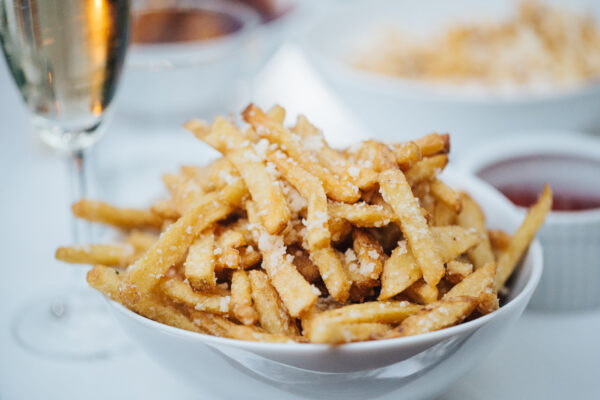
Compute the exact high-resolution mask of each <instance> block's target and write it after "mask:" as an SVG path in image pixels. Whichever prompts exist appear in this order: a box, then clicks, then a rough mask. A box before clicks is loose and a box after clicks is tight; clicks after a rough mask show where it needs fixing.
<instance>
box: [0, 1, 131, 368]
mask: <svg viewBox="0 0 600 400" xmlns="http://www.w3.org/2000/svg"><path fill="white" fill-rule="evenodd" d="M129 20H130V16H129V1H128V0H0V43H1V45H2V50H3V52H4V55H5V58H6V62H7V65H8V68H9V70H10V72H11V74H12V76H13V78H14V81H15V83H16V85H17V87H18V88H19V91H20V93H21V96H22V98H23V100H24V101H25V104H26V105H27V108H28V109H29V111H30V114H31V121H32V124H33V127H34V129H35V131H36V132H38V133H39V135H40V137H41V138H42V140H43V141H44V142H45V143H47V144H48V145H50V146H51V147H52V148H54V149H56V150H58V151H60V152H61V153H63V154H66V155H67V156H68V159H69V167H70V171H71V176H72V181H73V183H72V185H73V193H74V200H76V199H79V198H80V197H84V196H85V194H86V178H85V177H86V174H85V163H84V160H85V157H84V155H85V150H86V149H87V148H89V147H90V146H91V145H92V144H93V143H95V141H96V140H97V139H98V138H99V137H100V135H101V132H102V127H103V122H104V120H105V119H106V118H107V115H108V112H109V106H110V103H111V100H112V99H113V97H114V94H115V90H116V87H117V82H118V80H119V75H120V72H121V69H122V66H123V61H124V58H125V52H126V48H127V44H128V38H129ZM73 226H74V227H77V226H78V225H77V224H73ZM73 233H74V236H75V237H74V239H75V241H77V242H80V243H81V242H82V241H84V240H85V239H89V238H82V234H83V233H84V230H81V229H79V230H77V229H74V231H73ZM74 286H75V285H74ZM77 287H79V289H78V290H77V289H76V288H77ZM13 331H14V333H15V336H16V338H17V339H18V341H19V342H20V343H21V344H22V345H23V346H25V347H26V348H28V349H30V350H32V351H35V352H37V353H44V354H48V355H52V356H62V357H71V358H73V357H74V358H82V357H83V358H87V357H98V356H102V355H105V354H108V353H110V351H111V347H113V345H114V344H115V342H114V341H113V340H111V337H115V336H118V335H115V334H114V328H112V327H111V326H110V325H109V321H108V320H107V315H106V311H105V308H104V305H103V304H102V303H101V302H100V298H98V297H97V296H96V295H95V294H94V293H92V292H91V291H89V290H86V289H84V286H83V285H79V286H75V289H74V288H69V287H67V288H64V289H63V290H61V291H57V292H55V293H46V294H44V295H43V297H40V298H36V299H33V300H32V301H31V303H29V304H28V305H26V306H25V307H24V308H23V311H22V312H21V313H19V316H18V318H17V319H16V321H15V323H14V326H13ZM111 331H112V332H111Z"/></svg>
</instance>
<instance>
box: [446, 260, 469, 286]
mask: <svg viewBox="0 0 600 400" xmlns="http://www.w3.org/2000/svg"><path fill="white" fill-rule="evenodd" d="M472 272H473V264H470V263H467V262H461V261H456V260H453V261H450V262H448V263H447V264H446V277H445V278H446V279H447V280H448V281H449V282H450V283H453V284H457V283H459V282H460V281H462V280H463V279H465V278H466V277H467V276H468V275H470V274H471V273H472Z"/></svg>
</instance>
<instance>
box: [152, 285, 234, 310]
mask: <svg viewBox="0 0 600 400" xmlns="http://www.w3.org/2000/svg"><path fill="white" fill-rule="evenodd" d="M159 288H160V289H161V291H162V292H163V293H164V294H165V295H166V296H167V297H168V298H169V299H171V300H172V301H174V302H175V303H181V304H184V305H186V306H188V307H191V308H193V309H194V310H198V311H207V312H210V313H214V314H225V315H226V314H228V313H229V308H230V307H229V306H230V303H231V297H230V296H222V295H218V294H213V293H201V292H196V291H194V290H193V289H192V288H191V287H190V286H189V285H188V284H186V283H185V282H183V281H180V280H178V279H165V280H163V281H162V282H161V283H160V284H159Z"/></svg>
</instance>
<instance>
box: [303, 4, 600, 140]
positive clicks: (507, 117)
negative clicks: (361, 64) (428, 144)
mask: <svg viewBox="0 0 600 400" xmlns="http://www.w3.org/2000/svg"><path fill="white" fill-rule="evenodd" d="M340 4H341V2H340ZM560 6H561V7H570V8H573V9H575V10H582V11H584V12H587V13H588V14H594V15H595V16H596V18H597V19H598V20H600V3H598V2H594V1H592V0H589V1H587V0H578V1H575V2H569V4H566V3H565V2H562V3H560ZM513 9H514V3H513V2H507V1H503V0H491V1H486V2H480V1H476V0H457V1H451V2H440V1H437V0H423V1H419V2H413V1H410V0H398V1H390V0H375V1H369V2H352V3H351V4H348V3H346V4H344V5H343V6H341V5H340V6H338V7H336V8H333V9H331V10H328V11H326V12H323V13H322V14H323V15H322V16H321V18H320V19H319V20H318V21H317V22H316V23H315V24H313V26H312V28H311V29H310V30H309V32H308V33H307V34H306V35H305V37H303V40H302V48H303V50H304V51H305V53H306V55H307V59H308V60H309V61H310V62H311V63H312V64H313V66H314V67H315V69H316V70H317V71H318V72H319V74H320V75H321V77H322V78H323V80H324V81H325V82H326V83H327V84H328V85H329V86H330V87H331V88H332V89H333V90H334V92H336V93H337V94H338V97H339V98H340V100H341V101H342V102H343V103H344V104H345V105H346V106H347V107H348V108H349V109H350V111H352V112H353V114H355V115H356V116H358V117H359V118H360V119H361V120H362V121H363V122H364V123H365V124H366V126H367V128H368V129H369V131H370V132H373V134H374V135H375V136H376V137H377V138H380V139H382V140H384V141H389V140H403V139H410V138H414V137H416V136H420V135H424V134H427V133H430V132H433V131H438V132H450V133H452V135H453V136H452V139H453V144H456V145H458V148H459V149H460V150H461V151H462V150H463V149H464V148H466V147H467V143H471V142H472V141H477V140H479V141H483V140H484V139H485V138H489V137H491V136H494V135H496V134H498V133H502V132H506V131H514V130H516V129H536V128H553V129H575V130H583V131H593V132H600V113H598V104H600V84H598V83H596V84H589V85H587V86H583V87H579V88H573V89H572V90H567V91H564V90H563V91H558V90H548V91H545V92H543V93H541V92H540V93H526V92H523V91H515V92H510V93H506V92H503V93H498V92H496V91H493V90H490V91H486V90H472V89H473V88H469V87H464V86H460V87H453V88H452V87H445V88H444V87H441V86H437V85H431V84H427V83H422V82H417V81H412V80H407V79H401V78H396V77H388V76H383V75H379V74H375V73H372V72H367V71H361V70H358V69H356V68H354V67H353V66H352V65H351V64H352V62H353V60H356V57H357V56H358V55H359V54H358V53H357V51H358V50H359V49H361V48H364V47H367V46H368V45H369V44H371V43H373V41H374V39H376V38H377V37H379V36H380V35H381V33H382V31H384V30H385V29H386V28H388V27H397V28H401V29H402V30H408V31H415V32H418V33H423V32H424V33H428V32H431V31H432V30H435V29H439V28H440V27H442V26H445V25H447V24H448V23H452V22H455V21H456V20H457V19H458V20H461V19H464V20H471V21H472V20H473V19H478V18H480V17H482V18H484V19H491V20H494V19H498V18H501V17H502V16H504V15H507V14H508V13H510V12H511V10H513Z"/></svg>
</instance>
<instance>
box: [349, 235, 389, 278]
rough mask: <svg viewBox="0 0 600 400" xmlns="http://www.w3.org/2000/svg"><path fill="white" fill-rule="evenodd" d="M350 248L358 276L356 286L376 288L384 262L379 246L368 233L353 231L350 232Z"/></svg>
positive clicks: (381, 249)
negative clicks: (352, 251) (355, 262)
mask: <svg viewBox="0 0 600 400" xmlns="http://www.w3.org/2000/svg"><path fill="white" fill-rule="evenodd" d="M352 247H353V249H354V253H355V257H356V261H357V262H358V263H357V266H358V274H359V276H360V279H359V280H358V281H355V282H356V284H357V285H358V286H362V287H373V286H378V285H379V275H381V271H382V270H383V262H384V261H385V258H384V257H385V253H384V252H383V248H382V247H381V244H379V242H378V241H377V240H376V239H375V238H374V237H373V236H372V235H371V234H369V233H368V232H366V231H364V230H360V229H355V230H353V231H352Z"/></svg>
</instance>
